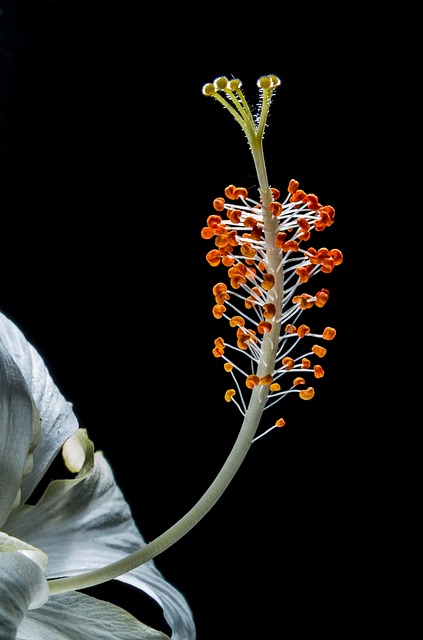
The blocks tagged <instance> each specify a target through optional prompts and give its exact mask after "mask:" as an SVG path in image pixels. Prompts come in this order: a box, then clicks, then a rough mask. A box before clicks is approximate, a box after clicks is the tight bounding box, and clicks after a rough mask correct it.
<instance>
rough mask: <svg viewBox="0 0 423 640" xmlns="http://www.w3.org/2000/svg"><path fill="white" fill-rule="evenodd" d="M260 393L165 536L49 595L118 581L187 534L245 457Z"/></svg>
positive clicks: (66, 581) (62, 582)
mask: <svg viewBox="0 0 423 640" xmlns="http://www.w3.org/2000/svg"><path fill="white" fill-rule="evenodd" d="M263 391H264V390H263V388H261V389H259V388H256V389H254V390H253V393H252V396H251V401H250V404H249V407H248V411H247V413H246V414H245V417H244V421H243V425H242V428H241V431H240V433H239V435H238V438H237V439H236V441H235V444H234V446H233V448H232V450H231V452H230V453H229V456H228V458H227V459H226V462H225V463H224V465H223V467H222V469H221V470H220V472H219V474H218V475H217V476H216V478H215V480H214V481H213V483H212V484H211V485H210V487H209V488H208V489H207V491H206V492H205V493H204V495H203V496H202V497H201V498H200V500H199V501H198V502H197V503H196V504H195V506H194V507H193V508H192V509H191V510H190V511H188V512H187V513H186V514H185V515H184V516H183V517H182V518H181V519H180V520H178V522H176V523H175V524H174V525H173V526H172V527H170V528H169V529H168V530H167V531H165V533H162V534H161V535H160V536H158V537H157V538H156V539H155V540H153V541H152V542H150V543H148V544H147V545H145V546H144V547H142V548H141V549H139V550H138V551H135V552H134V553H132V554H130V555H128V556H126V557H125V558H122V560H118V561H117V562H114V563H112V564H110V565H107V566H106V567H103V568H101V569H97V570H95V571H90V572H87V573H84V574H82V575H78V576H71V577H69V578H57V579H53V580H49V589H50V595H54V594H57V593H64V592H66V591H75V590H78V589H87V588H88V587H94V586H95V585H98V584H102V583H103V582H108V581H109V580H112V579H114V578H117V577H118V576H120V575H122V574H124V573H127V572H128V571H132V570H133V569H135V568H137V567H139V566H140V565H142V564H144V563H145V562H147V561H148V560H151V559H152V558H154V557H155V556H157V555H159V554H160V553H162V552H163V551H165V550H166V549H168V548H169V547H170V546H172V545H173V544H174V543H175V542H177V541H178V540H179V539H180V538H182V537H183V536H184V535H185V534H186V533H188V532H189V531H190V530H191V529H192V528H193V527H194V526H195V525H196V524H197V523H198V522H199V521H200V520H201V519H202V518H203V517H204V516H205V515H206V514H207V513H208V512H209V511H210V509H211V508H212V507H213V506H214V505H215V504H216V502H217V501H218V499H219V498H220V497H221V495H222V494H223V492H224V491H225V489H226V488H227V487H228V485H229V484H230V482H231V480H232V478H233V477H234V475H235V474H236V472H237V471H238V469H239V467H240V465H241V464H242V462H243V460H244V458H245V456H246V455H247V452H248V450H249V448H250V445H251V442H252V440H253V438H254V435H255V433H256V430H257V427H258V425H259V422H260V418H261V415H262V413H263V409H264V404H265V397H264V394H263Z"/></svg>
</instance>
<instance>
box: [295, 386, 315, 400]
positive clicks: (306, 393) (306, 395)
mask: <svg viewBox="0 0 423 640" xmlns="http://www.w3.org/2000/svg"><path fill="white" fill-rule="evenodd" d="M299 396H300V398H301V399H302V400H311V399H312V398H313V397H314V389H313V387H308V388H307V389H304V390H303V391H300V393H299Z"/></svg>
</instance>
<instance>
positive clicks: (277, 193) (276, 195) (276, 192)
mask: <svg viewBox="0 0 423 640" xmlns="http://www.w3.org/2000/svg"><path fill="white" fill-rule="evenodd" d="M270 191H271V192H272V196H273V200H277V199H278V198H280V195H281V192H280V191H279V189H276V187H270Z"/></svg>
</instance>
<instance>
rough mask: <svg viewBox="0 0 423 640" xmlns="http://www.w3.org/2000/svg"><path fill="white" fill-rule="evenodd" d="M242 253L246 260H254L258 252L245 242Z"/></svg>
mask: <svg viewBox="0 0 423 640" xmlns="http://www.w3.org/2000/svg"><path fill="white" fill-rule="evenodd" d="M241 253H242V255H243V256H245V257H246V258H254V256H255V255H256V253H257V251H256V249H253V247H252V246H251V245H250V244H248V242H244V243H243V244H242V245H241Z"/></svg>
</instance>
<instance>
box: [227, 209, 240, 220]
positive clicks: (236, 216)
mask: <svg viewBox="0 0 423 640" xmlns="http://www.w3.org/2000/svg"><path fill="white" fill-rule="evenodd" d="M227 216H228V218H229V220H230V221H231V222H233V223H234V224H239V223H240V222H241V216H242V211H240V210H239V209H228V211H227Z"/></svg>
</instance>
